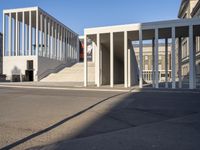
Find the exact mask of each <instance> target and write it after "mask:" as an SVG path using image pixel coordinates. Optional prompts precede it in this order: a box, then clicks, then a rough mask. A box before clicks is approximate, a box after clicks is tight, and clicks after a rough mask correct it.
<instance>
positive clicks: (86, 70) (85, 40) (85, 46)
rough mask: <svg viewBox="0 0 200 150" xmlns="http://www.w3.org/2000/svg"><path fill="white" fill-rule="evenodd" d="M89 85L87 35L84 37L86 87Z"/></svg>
mask: <svg viewBox="0 0 200 150" xmlns="http://www.w3.org/2000/svg"><path fill="white" fill-rule="evenodd" d="M87 85H88V64H87V35H84V86H85V87H87Z"/></svg>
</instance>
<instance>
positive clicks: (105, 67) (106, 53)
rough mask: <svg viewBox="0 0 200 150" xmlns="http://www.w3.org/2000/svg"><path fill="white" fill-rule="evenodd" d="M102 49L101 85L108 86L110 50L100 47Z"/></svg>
mask: <svg viewBox="0 0 200 150" xmlns="http://www.w3.org/2000/svg"><path fill="white" fill-rule="evenodd" d="M101 48H102V84H103V85H108V84H110V49H108V48H106V47H104V46H103V45H101Z"/></svg>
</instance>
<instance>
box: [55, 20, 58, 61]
mask: <svg viewBox="0 0 200 150" xmlns="http://www.w3.org/2000/svg"><path fill="white" fill-rule="evenodd" d="M57 29H58V28H57V23H55V59H56V60H57Z"/></svg>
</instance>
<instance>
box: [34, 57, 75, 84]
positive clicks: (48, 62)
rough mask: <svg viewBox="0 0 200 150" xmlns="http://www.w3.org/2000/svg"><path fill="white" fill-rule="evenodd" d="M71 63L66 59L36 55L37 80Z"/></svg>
mask: <svg viewBox="0 0 200 150" xmlns="http://www.w3.org/2000/svg"><path fill="white" fill-rule="evenodd" d="M72 64H73V63H67V62H66V61H59V60H53V59H49V58H46V57H41V56H38V80H41V79H43V78H44V77H46V76H48V75H49V74H51V73H56V72H58V71H60V70H61V69H63V68H64V67H66V66H70V65H72Z"/></svg>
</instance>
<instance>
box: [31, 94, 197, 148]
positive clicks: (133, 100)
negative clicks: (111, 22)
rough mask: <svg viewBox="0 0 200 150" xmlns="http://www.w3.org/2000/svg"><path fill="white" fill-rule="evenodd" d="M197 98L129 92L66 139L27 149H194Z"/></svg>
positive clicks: (194, 95)
mask: <svg viewBox="0 0 200 150" xmlns="http://www.w3.org/2000/svg"><path fill="white" fill-rule="evenodd" d="M199 97H200V94H198V93H196V94H195V93H187V92H186V93H175V92H170V93H168V92H152V93H151V92H140V93H130V94H128V95H127V96H126V97H124V98H123V100H122V101H121V102H120V103H118V104H117V105H116V106H115V107H114V108H112V109H110V111H109V112H107V113H106V114H105V115H103V116H102V117H100V118H98V119H96V120H95V121H94V122H93V123H91V124H90V125H89V126H88V127H87V128H84V129H83V130H82V131H80V132H79V133H78V134H77V135H75V136H74V137H72V138H71V139H70V140H69V139H68V138H67V136H66V139H65V138H63V139H62V140H61V141H59V142H56V143H52V144H50V145H45V146H39V147H34V148H31V149H70V150H75V149H81V150H88V149H95V150H103V149H105V150H110V149H115V150H129V149H130V150H131V149H136V150H138V149H139V150H140V149H144V150H146V149H147V150H148V149H150V150H153V149H154V150H155V149H170V150H173V149H174V150H179V149H180V150H186V149H193V150H195V149H196V150H198V149H199V147H200V142H199V139H200V99H199ZM97 113H98V110H97ZM66 121H67V120H65V121H64V123H67V122H66Z"/></svg>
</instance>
